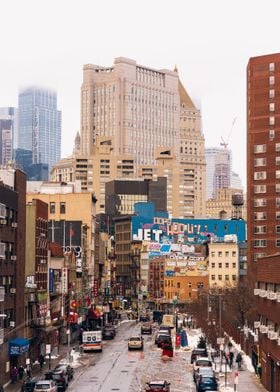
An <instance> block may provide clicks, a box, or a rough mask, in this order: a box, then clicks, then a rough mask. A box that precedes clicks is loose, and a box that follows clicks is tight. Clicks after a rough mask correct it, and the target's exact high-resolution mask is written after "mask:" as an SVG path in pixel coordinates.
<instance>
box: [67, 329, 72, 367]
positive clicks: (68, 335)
mask: <svg viewBox="0 0 280 392" xmlns="http://www.w3.org/2000/svg"><path fill="white" fill-rule="evenodd" d="M70 333H71V330H70V326H69V328H68V329H67V331H66V334H67V348H68V350H67V351H68V353H67V359H68V362H70V340H71V335H70Z"/></svg>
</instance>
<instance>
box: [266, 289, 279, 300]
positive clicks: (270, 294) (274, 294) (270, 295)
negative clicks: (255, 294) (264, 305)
mask: <svg viewBox="0 0 280 392" xmlns="http://www.w3.org/2000/svg"><path fill="white" fill-rule="evenodd" d="M267 298H268V299H271V300H276V299H277V293H275V292H274V291H269V292H268V294H267Z"/></svg>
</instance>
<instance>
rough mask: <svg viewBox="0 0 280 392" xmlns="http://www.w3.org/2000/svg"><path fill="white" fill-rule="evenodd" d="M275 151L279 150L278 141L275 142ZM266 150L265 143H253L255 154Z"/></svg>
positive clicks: (279, 144)
mask: <svg viewBox="0 0 280 392" xmlns="http://www.w3.org/2000/svg"><path fill="white" fill-rule="evenodd" d="M275 151H276V152H280V143H275ZM265 152H266V144H255V145H254V153H255V154H263V153H265Z"/></svg>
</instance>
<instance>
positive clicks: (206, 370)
mask: <svg viewBox="0 0 280 392" xmlns="http://www.w3.org/2000/svg"><path fill="white" fill-rule="evenodd" d="M206 376H209V377H216V376H215V371H214V369H213V368H212V367H199V368H198V369H196V370H195V371H194V373H193V379H194V382H195V383H197V382H198V380H199V379H200V378H201V377H206Z"/></svg>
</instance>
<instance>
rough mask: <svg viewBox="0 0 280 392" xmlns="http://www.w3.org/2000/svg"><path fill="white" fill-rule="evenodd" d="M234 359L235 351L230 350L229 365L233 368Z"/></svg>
mask: <svg viewBox="0 0 280 392" xmlns="http://www.w3.org/2000/svg"><path fill="white" fill-rule="evenodd" d="M233 359H234V353H233V351H230V352H229V367H230V369H231V368H232V364H233Z"/></svg>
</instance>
